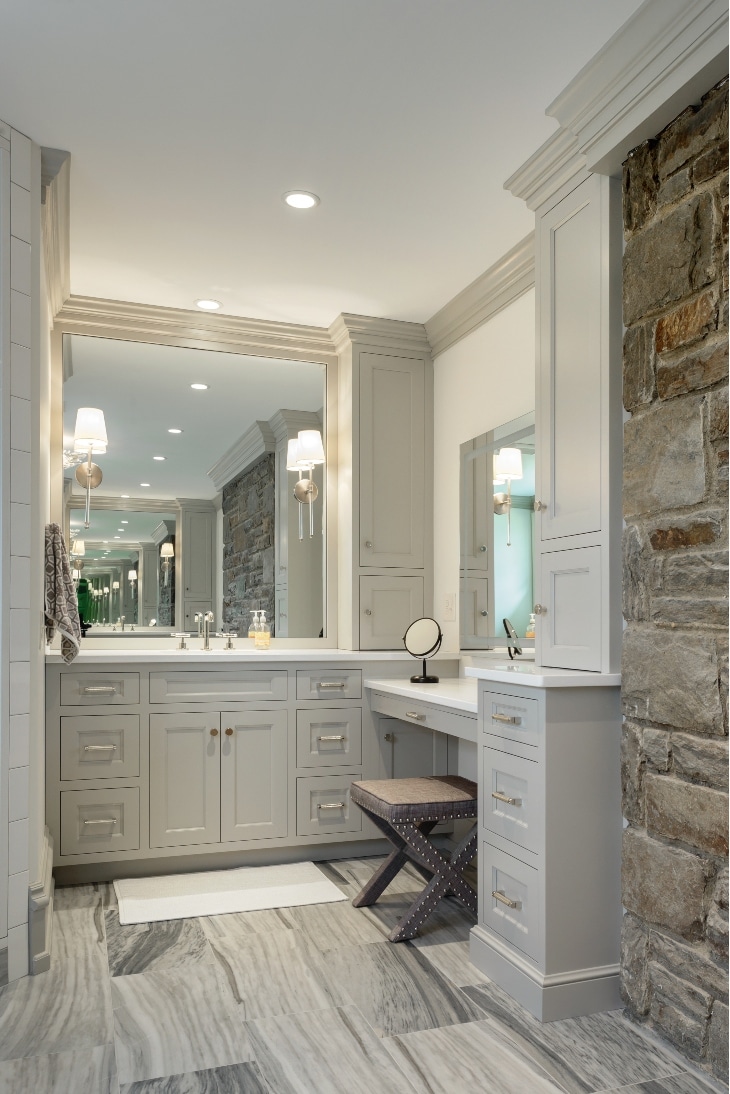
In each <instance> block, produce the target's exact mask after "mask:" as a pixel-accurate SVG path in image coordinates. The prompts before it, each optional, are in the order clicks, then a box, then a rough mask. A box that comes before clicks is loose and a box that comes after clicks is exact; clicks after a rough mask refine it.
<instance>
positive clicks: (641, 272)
mask: <svg viewBox="0 0 730 1094" xmlns="http://www.w3.org/2000/svg"><path fill="white" fill-rule="evenodd" d="M727 121H728V88H727V81H726V80H725V81H723V82H722V83H721V84H719V85H717V86H716V87H715V88H713V89H712V90H711V91H710V92H709V93H708V94H707V95H706V96H705V97H704V99H703V100H702V103H701V104H700V106H699V107H696V108H695V107H691V108H689V109H687V110H685V111H684V112H683V113H682V114H680V115H679V117H678V118H676V119H675V121H674V122H672V124H671V125H669V126H668V127H667V128H666V129H665V130H664V131H663V132H662V133H660V134H659V135H658V137H656V139H655V140H652V141H647V142H646V143H645V144H642V145H641V146H640V147H638V148H636V149H634V151H633V152H631V154H630V155H629V157H628V159H627V160H626V163H625V164H624V229H625V237H626V251H625V255H624V323H625V325H626V327H627V328H628V329H627V331H626V335H625V339H624V404H625V407H626V410H627V411H628V412H629V414H630V415H631V417H630V419H629V420H628V421H627V422H626V426H625V432H624V516H625V520H626V529H625V533H624V563H623V572H624V577H623V587H624V609H623V610H624V616H625V619H626V621H627V625H626V630H625V632H624V642H623V712H624V726H623V739H622V781H623V805H624V815H625V817H626V820H627V821H628V827H627V828H626V830H625V833H624V856H623V903H624V907H625V908H626V915H625V917H624V932H623V943H622V989H623V996H624V1000H625V1002H626V1005H627V1007H628V1009H629V1012H630V1013H631V1014H633V1015H634V1016H635V1017H636V1018H637V1019H638V1020H641V1021H644V1022H646V1023H647V1024H649V1025H651V1026H653V1027H654V1028H655V1029H656V1030H657V1031H658V1032H660V1033H661V1034H663V1035H664V1036H665V1037H667V1038H668V1039H669V1040H670V1041H672V1042H673V1043H674V1044H675V1045H676V1046H677V1047H678V1048H679V1049H680V1051H681V1052H683V1053H684V1054H686V1055H687V1056H689V1057H690V1058H692V1059H693V1060H696V1061H698V1062H699V1063H700V1064H701V1065H702V1066H703V1067H705V1068H707V1069H708V1070H711V1071H712V1072H714V1073H715V1074H716V1075H719V1076H723V1077H724V1076H726V1075H727V1051H728V1007H727V1003H728V994H727V957H728V870H727V850H728V818H727V809H728V795H727V786H728V738H727V724H728V722H727V715H728V710H727V620H728V601H727V577H728V574H727V542H728V540H727V534H728V533H727V482H728V404H727V399H728V367H727V325H728V324H727V319H728V295H727V240H728V198H727V185H728V145H727Z"/></svg>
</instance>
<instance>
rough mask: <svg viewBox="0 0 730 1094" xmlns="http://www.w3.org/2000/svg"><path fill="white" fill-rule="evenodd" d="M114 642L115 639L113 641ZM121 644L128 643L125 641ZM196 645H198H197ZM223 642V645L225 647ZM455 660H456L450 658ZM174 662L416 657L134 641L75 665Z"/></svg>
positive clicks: (55, 654) (86, 654)
mask: <svg viewBox="0 0 730 1094" xmlns="http://www.w3.org/2000/svg"><path fill="white" fill-rule="evenodd" d="M110 641H114V639H110ZM122 641H125V640H124V639H122ZM196 644H197V643H196ZM222 644H223V643H222V641H221V645H222ZM449 660H452V661H456V660H457V658H449ZM46 661H47V662H48V663H49V664H59V665H60V664H63V659H62V657H61V651H60V650H50V651H48V652H47V653H46ZM163 661H164V662H167V663H175V664H179V665H180V667H181V668H184V667H185V666H186V665H193V664H195V665H201V664H214V665H222V664H225V663H229V664H232V665H236V664H241V663H242V662H243V663H246V664H249V665H250V664H257V663H262V662H269V663H270V662H271V661H297V662H299V661H301V662H307V661H326V662H330V663H332V662H335V663H337V662H343V663H345V664H347V663H351V662H361V661H408V662H409V664H413V658H412V657H411V655H410V654H409V653H406V652H405V650H404V651H403V652H401V651H400V650H332V649H323V648H319V649H306V648H304V649H292V648H282V647H275V646H272V647H271V649H268V650H254V649H250V648H249V649H247V648H246V647H245V646H243V647H240V648H237V649H233V650H224V649H220V648H219V649H212V650H208V651H207V653H206V652H205V651H203V650H201V649H200V648H197V649H187V650H178V649H170V648H167V649H165V648H162V649H150V648H149V646H144V645H143V644H142V643H140V645H139V646H135V644H134V641H129V642H126V641H125V645H124V648H123V649H120V648H119V646H115V647H113V648H110V649H103V650H100V649H82V650H81V652H80V653H79V655H78V656H77V657H76V658H75V660H74V661H73V662H72V664H74V665H108V664H117V665H121V664H132V663H139V662H143V663H145V664H152V663H160V662H163Z"/></svg>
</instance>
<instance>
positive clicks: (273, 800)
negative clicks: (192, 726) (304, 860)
mask: <svg viewBox="0 0 730 1094" xmlns="http://www.w3.org/2000/svg"><path fill="white" fill-rule="evenodd" d="M221 730H222V733H221V840H222V842H223V843H228V842H232V841H233V840H250V839H271V838H272V837H274V836H285V835H286V834H287V716H286V711H284V710H246V711H235V712H226V711H224V712H223V713H222V714H221Z"/></svg>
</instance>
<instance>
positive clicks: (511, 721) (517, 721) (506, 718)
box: [492, 714, 522, 726]
mask: <svg viewBox="0 0 730 1094" xmlns="http://www.w3.org/2000/svg"><path fill="white" fill-rule="evenodd" d="M492 721H493V722H504V724H505V725H507V726H521V725H522V719H521V718H518V717H517V716H516V715H515V716H514V717H513V716H512V715H510V714H493V715H492Z"/></svg>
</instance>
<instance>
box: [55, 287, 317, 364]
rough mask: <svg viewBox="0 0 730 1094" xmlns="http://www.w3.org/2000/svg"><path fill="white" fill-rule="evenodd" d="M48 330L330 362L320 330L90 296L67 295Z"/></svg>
mask: <svg viewBox="0 0 730 1094" xmlns="http://www.w3.org/2000/svg"><path fill="white" fill-rule="evenodd" d="M54 326H55V327H56V328H57V329H58V330H61V331H62V332H63V333H65V334H86V335H96V336H97V337H103V338H121V339H124V338H127V339H130V340H131V341H137V342H156V343H159V344H162V345H168V346H183V347H188V348H192V349H215V350H221V351H224V352H228V353H243V354H251V355H253V356H256V357H280V358H284V359H287V360H294V361H316V362H323V363H324V364H329V363H334V361H335V360H336V352H335V349H334V346H333V344H332V340H331V338H330V336H329V334H328V332H327V330H326V329H325V328H324V327H309V326H304V325H303V324H298V323H276V322H272V321H270V320H267V319H246V318H243V317H241V316H237V315H215V314H211V313H207V314H206V313H204V312H197V311H196V312H193V311H189V310H186V309H184V308H164V307H158V306H157V305H154V304H135V303H130V302H127V301H121V300H103V299H98V298H95V297H90V296H70V297H69V298H68V299H67V300H66V301H65V302H64V304H63V307H62V308H61V309H60V310H59V311H58V312H57V314H56V317H55V321H54Z"/></svg>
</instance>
